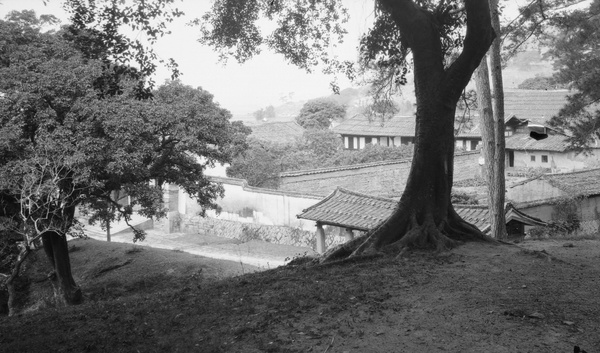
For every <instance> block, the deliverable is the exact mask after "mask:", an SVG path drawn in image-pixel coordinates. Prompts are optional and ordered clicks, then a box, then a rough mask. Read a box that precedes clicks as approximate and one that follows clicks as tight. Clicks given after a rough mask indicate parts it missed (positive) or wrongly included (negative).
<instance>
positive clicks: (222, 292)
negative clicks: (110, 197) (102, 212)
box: [0, 240, 600, 353]
mask: <svg viewBox="0 0 600 353" xmlns="http://www.w3.org/2000/svg"><path fill="white" fill-rule="evenodd" d="M568 242H570V243H572V245H573V246H572V247H564V246H563V245H565V243H568ZM519 245H521V246H515V245H492V244H482V243H472V244H466V245H463V246H461V247H458V248H457V249H455V250H453V251H451V252H447V253H442V254H432V253H423V252H413V253H409V254H407V255H405V256H403V257H400V258H396V257H377V258H365V259H362V260H358V261H354V262H345V263H342V264H332V265H327V266H321V267H312V268H305V267H302V266H298V267H290V266H288V267H284V268H279V269H275V270H269V271H264V272H257V273H252V274H246V275H243V276H237V277H230V278H226V279H221V280H216V279H214V278H216V277H213V280H212V281H211V280H210V279H209V278H203V277H202V276H201V275H196V276H193V275H189V276H187V277H182V276H179V277H177V278H176V279H173V280H172V281H171V279H169V277H168V276H166V277H160V278H161V280H162V281H163V283H162V285H161V287H160V290H152V291H149V292H145V291H144V288H143V287H139V288H138V290H134V289H131V290H129V291H121V292H120V293H117V294H114V295H107V296H104V297H103V296H101V295H99V294H98V295H96V297H94V298H91V299H89V297H90V296H89V294H88V300H87V301H86V303H84V304H82V305H79V306H76V307H71V308H61V309H59V310H56V309H46V310H41V311H38V312H36V313H31V314H26V315H22V316H19V317H13V318H2V319H0V347H1V348H0V351H2V352H19V351H21V352H34V351H61V352H83V351H90V352H94V351H96V352H105V351H110V352H131V351H140V352H167V351H168V352H511V353H512V352H573V347H574V346H575V345H577V346H580V347H581V348H582V349H585V350H586V351H587V352H590V353H591V352H600V334H599V333H600V242H599V241H597V240H581V241H560V242H557V241H544V242H527V243H522V244H519ZM123 246H125V245H123ZM129 247H131V246H130V245H129ZM528 249H534V250H528ZM541 250H543V252H540V251H541ZM171 253H172V254H176V255H182V256H184V255H187V254H177V253H174V252H172V251H171ZM83 254H84V252H83V251H74V252H72V256H73V259H74V262H75V261H77V263H78V267H77V268H76V269H75V272H76V274H77V271H78V270H79V271H83V272H85V271H89V269H87V268H86V266H85V260H82V259H80V258H78V257H79V256H80V255H83ZM187 256H189V255H187ZM159 260H160V258H159V257H157V261H159ZM196 261H197V260H196ZM140 262H141V261H140ZM135 264H136V262H135V261H132V262H131V263H129V264H127V265H126V266H123V270H124V269H125V268H126V267H127V266H130V267H131V268H133V267H134V266H135ZM229 264H231V263H229ZM167 267H168V266H167ZM164 268H166V267H163V269H161V271H163V270H164ZM115 271H118V270H115ZM148 271H150V268H149V266H146V270H145V271H142V270H140V271H139V272H138V274H139V275H141V274H142V273H144V274H145V275H149V273H148ZM186 271H188V273H190V274H194V273H198V272H197V267H196V268H195V267H193V266H190V267H186ZM203 271H204V270H203ZM203 271H201V272H200V273H202V272H203ZM231 274H233V273H232V272H229V273H226V275H227V276H229V275H231ZM217 277H218V276H217ZM120 280H122V281H128V282H132V281H135V279H134V278H133V277H127V278H126V277H123V278H120ZM81 284H82V285H83V286H85V285H87V286H90V285H92V281H89V282H86V283H85V284H83V283H81ZM117 287H119V286H117ZM94 288H95V287H94ZM88 293H89V292H88ZM93 293H98V290H97V289H95V290H94V291H93ZM106 299H112V300H106Z"/></svg>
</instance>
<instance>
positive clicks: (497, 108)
mask: <svg viewBox="0 0 600 353" xmlns="http://www.w3.org/2000/svg"><path fill="white" fill-rule="evenodd" d="M490 11H491V19H492V27H493V28H494V31H496V33H500V16H499V13H498V0H490ZM490 66H491V67H492V88H493V98H494V99H493V105H494V110H493V111H494V116H493V120H494V121H493V125H494V137H495V138H494V140H495V146H494V147H495V148H494V158H493V160H490V163H494V169H495V173H494V174H493V177H494V179H493V184H492V185H493V186H494V187H493V191H492V193H493V195H492V196H493V199H490V205H491V207H492V208H490V211H491V212H490V215H491V216H492V220H491V226H492V228H491V234H492V236H493V237H494V238H497V239H504V238H506V236H507V232H506V217H505V216H506V214H505V207H504V206H505V205H504V204H505V200H506V180H505V176H504V174H505V172H504V171H505V149H504V147H505V142H504V139H505V138H504V83H503V82H502V59H501V57H500V38H499V37H498V38H496V39H495V40H494V42H493V43H492V47H491V50H490Z"/></svg>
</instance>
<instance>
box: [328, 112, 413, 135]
mask: <svg viewBox="0 0 600 353" xmlns="http://www.w3.org/2000/svg"><path fill="white" fill-rule="evenodd" d="M333 131H335V132H336V133H338V134H341V135H360V136H414V135H415V117H414V116H393V117H391V118H387V119H383V120H379V119H374V120H373V119H369V118H368V117H366V116H364V115H356V116H354V117H352V118H349V119H346V120H344V121H342V122H341V123H340V124H339V125H338V126H336V127H334V128H333Z"/></svg>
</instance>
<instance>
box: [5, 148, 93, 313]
mask: <svg viewBox="0 0 600 353" xmlns="http://www.w3.org/2000/svg"><path fill="white" fill-rule="evenodd" d="M40 140H41V139H40ZM40 146H41V148H35V150H34V151H32V153H33V155H32V156H31V157H30V158H28V159H27V160H25V161H11V162H10V163H8V164H7V165H6V166H4V167H3V168H2V170H1V171H0V174H1V175H2V180H1V181H0V190H2V193H3V194H4V195H5V199H9V198H10V197H13V200H14V202H15V205H18V210H17V209H15V210H13V212H6V213H5V217H4V218H3V219H2V220H0V230H4V231H8V232H10V233H13V234H19V235H20V237H21V241H20V246H19V252H18V255H17V257H16V259H15V260H14V262H13V263H12V264H11V266H10V271H9V274H8V275H5V276H4V277H5V282H4V285H5V286H6V287H7V290H8V294H9V298H8V309H9V315H12V314H14V309H15V308H14V306H13V303H14V301H15V296H16V291H15V280H16V279H17V278H18V276H19V272H20V269H21V265H22V264H23V262H24V261H25V259H26V258H27V256H28V255H29V253H30V252H31V249H32V248H33V247H35V246H36V244H40V243H43V245H44V250H45V251H46V254H47V255H48V258H49V260H50V263H51V266H52V275H51V276H50V278H52V279H55V280H58V283H59V290H60V292H61V293H62V297H63V298H64V300H65V301H66V302H67V303H69V304H73V303H78V302H79V301H80V300H81V290H80V289H79V287H78V286H77V285H76V284H75V281H74V280H73V276H72V274H71V267H70V262H69V261H68V257H69V253H68V250H67V246H66V238H65V236H64V235H65V234H67V233H71V234H72V235H73V234H76V235H81V234H82V233H81V228H78V227H74V226H76V225H77V224H78V222H77V220H76V219H75V218H74V214H75V208H76V206H77V204H78V203H79V201H80V197H81V196H82V195H85V194H86V193H87V192H88V191H89V190H90V189H91V187H90V186H87V185H85V184H82V183H81V181H82V180H81V178H85V173H80V172H77V171H76V169H77V161H76V158H77V157H75V156H72V155H65V154H63V153H60V150H56V149H55V148H56V147H58V146H56V145H54V144H53V143H52V142H51V141H40ZM52 147H54V148H52ZM7 169H8V170H10V171H11V172H10V173H6V170H7ZM42 240H43V241H42ZM63 259H67V261H64V260H63Z"/></svg>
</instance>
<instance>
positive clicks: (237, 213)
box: [179, 179, 321, 231]
mask: <svg viewBox="0 0 600 353" xmlns="http://www.w3.org/2000/svg"><path fill="white" fill-rule="evenodd" d="M223 187H224V189H225V196H224V197H223V198H220V199H218V200H217V204H218V205H219V206H221V208H222V212H221V214H220V215H216V214H215V213H214V212H208V213H207V214H208V216H209V217H214V218H219V219H225V220H232V221H238V222H247V223H256V224H264V225H276V226H288V227H294V228H301V229H304V230H308V231H314V230H315V226H316V225H315V222H313V221H309V220H305V219H298V218H297V217H296V215H298V214H300V213H302V210H304V209H306V208H308V207H310V206H312V205H314V204H316V203H317V202H319V201H320V200H321V198H320V197H317V196H303V195H300V194H296V193H284V192H278V191H274V190H270V189H260V188H253V187H248V186H246V185H245V182H244V183H242V182H241V181H240V180H239V179H232V182H231V183H228V182H223ZM181 193H182V197H180V200H182V201H181V202H180V203H179V207H180V210H179V212H180V213H182V214H188V215H193V214H197V213H198V212H199V211H200V206H199V205H198V204H197V202H196V201H195V200H194V199H192V198H190V197H189V195H187V194H186V193H185V192H183V191H181ZM182 203H183V204H182Z"/></svg>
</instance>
